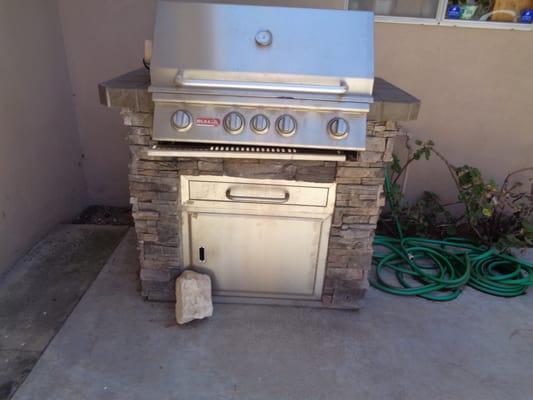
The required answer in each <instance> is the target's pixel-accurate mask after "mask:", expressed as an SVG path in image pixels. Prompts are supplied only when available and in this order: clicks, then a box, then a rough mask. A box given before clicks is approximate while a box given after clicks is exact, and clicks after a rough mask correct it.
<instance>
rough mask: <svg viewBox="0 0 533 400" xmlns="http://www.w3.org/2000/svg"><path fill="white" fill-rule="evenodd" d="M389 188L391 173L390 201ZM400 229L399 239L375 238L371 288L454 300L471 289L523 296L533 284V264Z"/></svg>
mask: <svg viewBox="0 0 533 400" xmlns="http://www.w3.org/2000/svg"><path fill="white" fill-rule="evenodd" d="M390 186H391V184H390V179H389V176H388V173H387V171H386V173H385V189H386V196H387V199H388V200H389V201H390V197H389V195H390V189H391V187H390ZM395 224H396V230H397V232H398V236H399V237H398V238H395V237H389V236H382V235H376V237H375V239H374V249H375V251H374V255H373V258H372V262H373V265H374V267H375V279H370V284H371V285H372V286H373V287H375V288H377V289H379V290H382V291H384V292H387V293H391V294H395V295H399V296H420V297H423V298H425V299H428V300H434V301H449V300H453V299H455V298H457V297H458V296H459V295H460V294H461V292H462V290H463V288H464V287H465V286H466V285H469V286H471V287H473V288H475V289H477V290H479V291H481V292H484V293H488V294H492V295H495V296H501V297H514V296H519V295H521V294H524V293H526V291H527V289H528V287H529V286H531V285H533V263H529V262H527V261H524V260H520V259H518V258H516V257H513V256H510V255H507V254H503V253H500V252H499V251H498V250H497V249H489V248H487V247H484V246H477V245H475V244H474V243H472V242H470V241H468V240H466V239H462V238H447V239H444V240H433V239H424V238H419V237H404V236H403V231H402V228H401V226H400V223H399V221H398V219H397V218H396V217H395ZM391 281H392V282H391Z"/></svg>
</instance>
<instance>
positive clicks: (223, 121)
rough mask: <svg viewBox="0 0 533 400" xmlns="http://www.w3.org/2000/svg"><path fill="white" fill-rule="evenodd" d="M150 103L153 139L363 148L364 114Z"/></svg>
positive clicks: (364, 135)
mask: <svg viewBox="0 0 533 400" xmlns="http://www.w3.org/2000/svg"><path fill="white" fill-rule="evenodd" d="M287 111H289V110H283V109H268V108H258V107H231V106H225V105H224V106H217V105H204V104H175V103H156V108H155V116H154V134H153V136H154V137H153V138H154V140H156V141H174V142H197V143H217V144H218V143H219V144H243V145H266V146H292V147H305V148H324V149H337V150H364V148H365V139H366V114H364V113H359V112H338V111H322V110H321V111H315V110H299V109H291V110H290V111H289V112H287Z"/></svg>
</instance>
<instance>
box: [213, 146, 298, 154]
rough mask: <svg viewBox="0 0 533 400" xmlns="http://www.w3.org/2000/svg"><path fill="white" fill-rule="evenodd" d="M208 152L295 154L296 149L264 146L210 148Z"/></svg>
mask: <svg viewBox="0 0 533 400" xmlns="http://www.w3.org/2000/svg"><path fill="white" fill-rule="evenodd" d="M209 151H230V152H240V153H297V152H298V151H297V150H296V149H292V148H288V147H266V146H211V147H209Z"/></svg>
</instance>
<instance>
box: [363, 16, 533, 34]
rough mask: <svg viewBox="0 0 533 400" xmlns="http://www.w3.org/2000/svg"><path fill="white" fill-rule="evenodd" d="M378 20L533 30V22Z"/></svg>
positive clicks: (380, 20)
mask: <svg viewBox="0 0 533 400" xmlns="http://www.w3.org/2000/svg"><path fill="white" fill-rule="evenodd" d="M374 19H375V21H376V22H388V23H396V24H415V25H433V26H438V25H440V26H447V27H459V28H481V29H504V30H514V31H531V30H533V24H520V23H513V22H483V21H466V20H452V19H445V20H442V21H439V20H437V19H435V18H410V17H386V16H381V15H376V16H375V17H374Z"/></svg>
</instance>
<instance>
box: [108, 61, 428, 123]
mask: <svg viewBox="0 0 533 400" xmlns="http://www.w3.org/2000/svg"><path fill="white" fill-rule="evenodd" d="M149 85H150V73H149V71H148V70H146V69H145V68H140V69H136V70H133V71H130V72H127V73H125V74H123V75H120V76H117V77H116V78H113V79H110V80H108V81H105V82H102V83H100V84H99V85H98V95H99V99H100V103H101V104H102V105H104V106H106V107H118V108H127V109H130V110H133V111H136V112H153V102H152V94H151V93H150V92H148V86H149ZM372 95H373V97H374V103H372V104H371V105H370V112H369V113H368V117H367V118H368V120H370V121H412V120H416V119H417V117H418V113H419V111H420V103H421V102H420V100H419V99H417V98H416V97H414V96H413V95H411V94H409V93H408V92H406V91H404V90H402V89H400V88H399V87H397V86H395V85H393V84H392V83H390V82H388V81H386V80H384V79H381V78H375V80H374V92H373V94H372Z"/></svg>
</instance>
